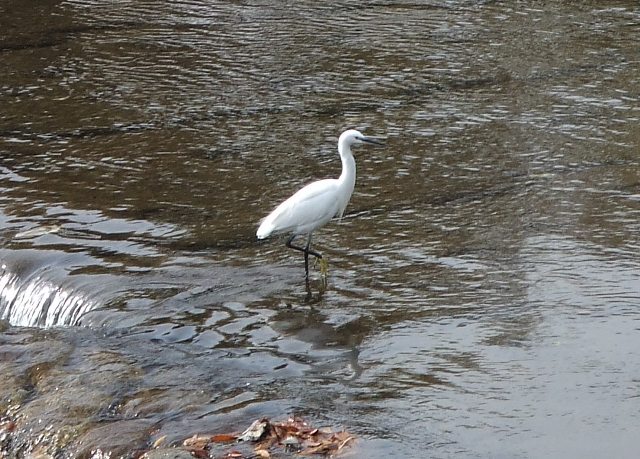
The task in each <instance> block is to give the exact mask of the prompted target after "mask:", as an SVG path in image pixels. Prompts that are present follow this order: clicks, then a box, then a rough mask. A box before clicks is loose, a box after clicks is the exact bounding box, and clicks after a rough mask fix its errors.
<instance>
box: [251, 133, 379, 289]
mask: <svg viewBox="0 0 640 459" xmlns="http://www.w3.org/2000/svg"><path fill="white" fill-rule="evenodd" d="M363 143H372V144H376V145H383V143H382V142H380V141H378V140H376V139H374V138H371V137H366V136H365V135H363V134H362V133H361V132H359V131H356V130H355V129H350V130H348V131H345V132H343V133H342V135H341V136H340V139H338V153H340V160H341V161H342V173H341V174H340V177H339V178H337V179H325V180H318V181H317V182H313V183H310V184H309V185H307V186H305V187H304V188H302V189H300V190H299V191H298V192H297V193H295V194H294V195H293V196H291V197H290V198H289V199H287V200H286V201H284V202H283V203H282V204H280V205H279V206H278V207H276V208H275V210H274V211H273V212H271V213H270V214H269V215H268V216H267V217H266V218H264V219H263V220H262V221H261V223H260V227H259V228H258V231H257V233H256V235H257V236H258V239H264V238H266V237H269V236H271V235H272V234H279V233H292V234H291V237H289V239H288V240H287V247H289V248H292V249H294V250H299V251H301V252H303V253H304V270H305V274H306V277H307V279H308V278H309V254H311V255H313V256H314V257H316V258H318V259H322V255H321V254H320V253H318V252H316V251H315V250H311V248H310V246H311V235H312V234H313V232H314V231H315V230H317V229H318V228H320V227H321V226H324V225H325V224H326V223H327V222H328V221H329V220H331V219H332V218H333V217H338V218H342V215H343V214H344V210H345V208H346V207H347V203H348V202H349V199H350V198H351V193H352V192H353V187H354V185H355V183H356V161H355V159H354V158H353V154H352V153H351V146H353V145H360V144H363ZM300 235H306V236H307V243H306V245H305V246H304V247H301V246H297V245H293V240H294V239H295V238H296V237H297V236H300Z"/></svg>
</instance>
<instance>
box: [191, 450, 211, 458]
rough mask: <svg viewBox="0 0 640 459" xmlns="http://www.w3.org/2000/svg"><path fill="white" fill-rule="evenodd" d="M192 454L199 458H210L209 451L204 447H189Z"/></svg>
mask: <svg viewBox="0 0 640 459" xmlns="http://www.w3.org/2000/svg"><path fill="white" fill-rule="evenodd" d="M188 449H189V452H190V453H191V455H192V456H193V457H195V458H197V459H209V457H210V456H209V453H208V452H207V450H206V449H202V448H188Z"/></svg>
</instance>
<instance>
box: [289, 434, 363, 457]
mask: <svg viewBox="0 0 640 459" xmlns="http://www.w3.org/2000/svg"><path fill="white" fill-rule="evenodd" d="M354 439H355V438H354V437H352V436H351V435H349V434H348V433H347V432H336V433H335V434H332V435H331V436H329V437H325V438H321V439H319V441H317V442H313V443H308V444H307V445H306V448H305V449H304V450H302V451H300V454H301V455H302V456H312V455H314V454H325V455H326V454H330V453H335V452H338V451H340V450H341V449H342V448H344V447H345V446H346V445H347V444H348V443H349V442H351V441H353V440H354Z"/></svg>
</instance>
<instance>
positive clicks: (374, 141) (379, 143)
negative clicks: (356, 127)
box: [360, 136, 384, 146]
mask: <svg viewBox="0 0 640 459" xmlns="http://www.w3.org/2000/svg"><path fill="white" fill-rule="evenodd" d="M360 140H362V141H363V142H367V143H372V144H374V145H381V146H384V143H383V142H381V141H379V140H378V139H374V138H373V137H364V136H363V137H361V138H360Z"/></svg>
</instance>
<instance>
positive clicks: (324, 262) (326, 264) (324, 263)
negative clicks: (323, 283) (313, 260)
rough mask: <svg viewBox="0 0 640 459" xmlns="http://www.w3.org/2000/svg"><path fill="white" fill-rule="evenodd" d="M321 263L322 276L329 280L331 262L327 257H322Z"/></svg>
mask: <svg viewBox="0 0 640 459" xmlns="http://www.w3.org/2000/svg"><path fill="white" fill-rule="evenodd" d="M319 263H320V274H322V277H323V278H325V279H326V278H327V274H329V262H328V261H327V257H322V258H320V260H319Z"/></svg>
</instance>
